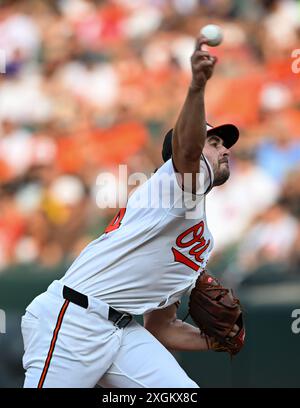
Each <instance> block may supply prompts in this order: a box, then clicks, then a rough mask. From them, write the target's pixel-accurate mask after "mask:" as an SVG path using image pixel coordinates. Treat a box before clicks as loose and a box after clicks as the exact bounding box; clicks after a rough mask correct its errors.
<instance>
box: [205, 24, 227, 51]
mask: <svg viewBox="0 0 300 408" xmlns="http://www.w3.org/2000/svg"><path fill="white" fill-rule="evenodd" d="M200 33H201V34H202V35H204V37H206V38H207V39H208V40H209V42H208V43H207V45H209V46H211V47H216V46H217V45H219V44H221V42H222V40H223V32H222V29H221V27H219V26H217V25H215V24H208V25H206V26H204V27H203V28H202V29H201V31H200Z"/></svg>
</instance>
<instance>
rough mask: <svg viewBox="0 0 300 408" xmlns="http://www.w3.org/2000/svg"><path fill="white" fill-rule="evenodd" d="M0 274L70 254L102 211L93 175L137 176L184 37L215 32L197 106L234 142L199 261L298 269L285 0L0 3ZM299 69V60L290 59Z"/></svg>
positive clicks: (95, 228) (241, 269)
mask: <svg viewBox="0 0 300 408" xmlns="http://www.w3.org/2000/svg"><path fill="white" fill-rule="evenodd" d="M1 4H2V5H1V7H0V49H1V50H4V51H5V54H6V73H5V74H4V73H3V74H1V75H0V184H1V187H0V273H1V272H2V273H6V272H8V271H9V270H10V268H11V267H13V266H14V265H17V264H32V265H34V264H38V265H44V266H45V267H47V268H51V267H54V266H57V265H58V264H60V263H61V262H63V261H64V262H65V261H67V262H71V260H72V259H74V257H75V256H76V255H77V254H78V253H79V251H80V250H81V249H82V248H83V246H84V245H85V244H86V243H88V242H89V241H90V240H91V239H93V238H95V237H97V236H99V235H100V234H101V233H102V231H103V228H104V226H105V225H106V224H107V222H108V221H109V219H110V218H111V217H112V215H113V214H114V212H115V209H105V210H104V209H99V208H98V207H97V205H96V200H95V193H96V178H97V175H98V174H99V173H100V172H102V171H111V172H117V170H118V164H121V163H122V164H127V165H128V166H129V170H128V173H130V172H136V171H138V172H141V171H143V172H146V173H147V174H150V173H151V172H152V171H153V170H154V169H155V168H156V167H157V166H159V165H160V163H161V159H160V151H161V144H162V140H163V135H164V132H165V131H166V130H168V129H169V128H170V127H172V126H173V125H174V122H175V120H176V117H177V115H178V112H179V110H180V108H181V105H182V102H183V100H184V97H185V93H186V89H187V86H188V84H189V80H190V61H189V58H190V55H191V53H192V50H193V47H194V40H195V36H196V35H197V34H198V32H199V29H200V27H201V26H203V25H204V24H207V23H210V22H212V23H216V24H220V25H221V26H222V28H223V29H224V34H225V41H224V43H223V44H222V46H220V47H217V48H215V49H213V53H214V54H215V55H217V57H218V59H219V63H218V64H217V68H216V72H215V75H214V77H213V79H212V80H211V81H210V83H209V85H208V89H207V100H206V103H207V117H208V121H209V122H210V123H213V124H221V123H226V122H233V123H235V124H237V125H238V126H239V127H240V129H241V138H240V142H239V143H238V146H236V147H235V150H234V151H233V154H232V159H231V162H232V177H231V180H230V182H229V183H227V184H225V185H224V186H222V187H220V188H217V189H214V190H213V191H212V192H211V193H210V194H209V195H208V199H207V201H208V204H207V212H208V223H209V227H210V229H211V231H212V233H213V235H214V237H215V245H216V250H215V254H214V256H213V259H212V262H211V267H212V268H215V270H216V273H220V272H218V271H222V274H223V277H224V279H227V281H229V282H230V283H231V284H232V285H233V286H236V285H238V284H239V283H240V282H243V281H247V279H248V280H249V277H251V276H252V275H253V274H254V272H255V271H259V270H260V268H261V267H264V270H266V268H267V269H268V266H271V270H272V273H274V271H275V272H278V274H279V275H282V274H285V275H295V274H297V273H298V274H299V266H300V251H299V249H300V222H299V221H300V73H298V74H297V73H296V72H293V70H292V64H293V62H294V60H293V58H292V56H291V55H292V51H293V50H294V49H297V48H299V46H300V3H299V2H298V1H289V0H282V1H278V0H263V1H256V0H250V1H249V0H247V1H246V0H239V1H237V0H106V1H100V0H56V1H46V0H26V1H25V0H24V1H2V2H1ZM299 65H300V63H299Z"/></svg>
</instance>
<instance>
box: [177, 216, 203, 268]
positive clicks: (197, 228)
mask: <svg viewBox="0 0 300 408" xmlns="http://www.w3.org/2000/svg"><path fill="white" fill-rule="evenodd" d="M203 233H204V222H203V221H200V222H199V223H198V224H196V225H194V226H193V227H190V228H188V229H187V230H186V231H184V232H183V233H182V234H180V235H179V236H178V237H177V239H176V245H177V246H178V247H179V248H188V247H191V249H190V250H189V254H190V255H191V256H193V257H194V259H195V261H197V262H203V258H202V257H201V255H202V254H203V253H204V252H205V251H206V250H207V248H208V247H209V244H210V239H209V240H208V241H207V242H206V239H205V238H204V236H203ZM172 252H173V254H174V259H175V261H177V262H181V263H183V264H185V265H186V266H188V267H189V268H192V269H194V270H195V271H197V270H198V269H199V268H200V266H199V265H197V264H196V263H195V262H193V261H192V260H191V259H189V258H187V257H186V256H185V255H183V254H182V253H181V252H180V251H178V250H177V249H175V248H174V247H172Z"/></svg>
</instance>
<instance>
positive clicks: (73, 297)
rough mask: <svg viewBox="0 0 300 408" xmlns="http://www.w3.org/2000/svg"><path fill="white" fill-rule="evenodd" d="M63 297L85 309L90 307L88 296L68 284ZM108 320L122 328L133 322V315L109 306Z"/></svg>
mask: <svg viewBox="0 0 300 408" xmlns="http://www.w3.org/2000/svg"><path fill="white" fill-rule="evenodd" d="M63 297H64V299H66V300H69V301H70V302H72V303H75V305H78V306H81V307H83V308H84V309H87V308H88V305H89V299H88V297H87V296H86V295H83V294H82V293H80V292H77V291H76V290H74V289H71V288H69V287H68V286H64V288H63ZM108 320H110V321H112V322H113V323H114V325H115V326H117V327H119V328H120V329H122V328H124V327H126V326H127V325H128V324H129V323H130V322H131V320H132V316H131V314H129V313H122V312H119V311H118V310H116V309H114V308H113V307H111V306H109V312H108Z"/></svg>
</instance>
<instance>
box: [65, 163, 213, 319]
mask: <svg viewBox="0 0 300 408" xmlns="http://www.w3.org/2000/svg"><path fill="white" fill-rule="evenodd" d="M200 164H201V165H200V181H201V180H202V184H201V188H202V192H201V191H200V192H199V194H198V193H197V194H196V195H192V194H189V193H185V192H183V189H182V188H181V184H180V182H179V180H178V175H177V174H176V172H175V169H174V166H173V163H172V159H170V160H168V161H167V162H166V163H164V165H163V166H161V167H160V168H159V169H158V170H157V172H156V173H155V174H154V175H153V176H152V177H151V178H150V179H149V180H148V181H147V182H145V183H144V184H143V185H142V186H140V187H139V188H138V189H137V190H135V192H134V193H133V194H132V195H131V196H130V198H129V200H128V203H127V206H126V209H121V210H120V211H119V213H118V215H117V216H116V217H115V218H114V220H113V222H112V223H111V224H110V225H109V226H108V227H107V228H106V230H105V233H104V234H103V235H101V236H100V237H99V238H98V239H96V240H94V241H92V242H91V243H90V244H89V245H88V246H87V247H86V248H85V249H84V250H83V251H82V253H81V254H80V255H79V256H78V258H77V259H76V260H75V261H74V262H73V264H72V265H71V267H70V268H69V269H68V271H67V272H66V274H65V276H64V277H63V278H62V279H61V282H62V283H63V284H65V285H67V286H70V287H71V288H73V289H75V290H77V291H79V292H81V293H84V294H86V295H90V296H93V297H95V298H98V299H101V300H102V301H104V302H106V303H107V304H109V305H110V306H112V307H114V308H115V309H117V310H120V311H126V312H128V313H131V314H136V315H137V314H144V313H146V312H150V311H151V310H154V309H159V308H164V307H167V306H168V305H170V304H173V303H175V302H176V301H177V300H179V299H180V298H181V297H182V295H183V294H184V293H188V292H189V291H190V290H191V289H192V287H193V285H194V284H195V280H196V278H197V277H198V275H199V272H200V271H201V270H202V269H203V268H204V267H205V265H206V263H207V261H208V258H209V255H210V252H211V250H212V248H213V238H212V236H211V234H210V232H209V230H208V227H207V222H206V215H205V193H206V192H208V191H209V189H210V188H211V187H212V184H213V172H212V169H211V166H210V164H209V163H208V161H207V159H206V158H205V157H204V156H203V158H202V159H201V161H200ZM203 192H204V193H203ZM192 200H194V202H195V204H197V215H196V217H195V209H194V210H193V209H191V207H190V206H191V204H192Z"/></svg>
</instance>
